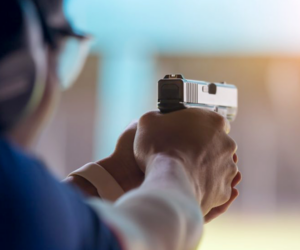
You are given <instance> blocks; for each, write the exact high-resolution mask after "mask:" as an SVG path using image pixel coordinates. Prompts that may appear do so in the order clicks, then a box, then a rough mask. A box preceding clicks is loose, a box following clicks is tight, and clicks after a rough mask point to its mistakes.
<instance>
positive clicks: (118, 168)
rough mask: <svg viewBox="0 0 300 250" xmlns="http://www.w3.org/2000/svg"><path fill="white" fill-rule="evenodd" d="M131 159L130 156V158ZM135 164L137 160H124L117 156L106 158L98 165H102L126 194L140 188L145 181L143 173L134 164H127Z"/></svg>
mask: <svg viewBox="0 0 300 250" xmlns="http://www.w3.org/2000/svg"><path fill="white" fill-rule="evenodd" d="M128 157H130V156H128ZM133 161H134V162H135V159H130V161H127V159H124V157H122V158H121V157H119V156H118V155H117V154H115V153H114V154H112V155H111V156H109V157H107V158H104V159H102V160H100V161H98V162H96V163H97V164H99V165H101V166H102V167H103V168H104V169H105V170H106V171H107V172H108V173H109V174H110V175H111V176H112V177H113V178H114V179H115V180H116V182H117V183H118V184H119V185H120V186H121V188H122V189H123V190H124V192H127V191H129V190H131V189H133V188H136V187H138V186H140V185H141V184H142V182H143V180H144V174H143V172H142V171H141V170H140V169H139V168H138V167H137V166H135V165H134V164H127V162H133Z"/></svg>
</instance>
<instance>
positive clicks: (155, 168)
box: [145, 153, 202, 203]
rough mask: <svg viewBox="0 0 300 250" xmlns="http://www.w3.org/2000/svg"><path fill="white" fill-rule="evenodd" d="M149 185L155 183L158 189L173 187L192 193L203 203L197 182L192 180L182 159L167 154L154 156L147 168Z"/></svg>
mask: <svg viewBox="0 0 300 250" xmlns="http://www.w3.org/2000/svg"><path fill="white" fill-rule="evenodd" d="M148 183H151V184H153V183H155V185H157V187H169V188H170V187H171V188H175V189H178V190H180V191H183V192H187V193H190V194H192V196H193V197H195V198H196V199H197V200H198V201H199V202H200V203H201V200H202V199H201V197H202V196H201V193H200V192H198V190H197V189H196V188H195V187H196V185H195V182H194V181H193V179H192V178H190V175H189V174H188V172H187V171H186V166H185V165H184V161H183V160H182V159H181V158H180V157H174V156H170V154H165V153H158V154H154V155H152V156H151V157H150V158H149V160H148V162H147V167H146V183H145V184H146V185H147V184H148ZM155 185H154V186H155Z"/></svg>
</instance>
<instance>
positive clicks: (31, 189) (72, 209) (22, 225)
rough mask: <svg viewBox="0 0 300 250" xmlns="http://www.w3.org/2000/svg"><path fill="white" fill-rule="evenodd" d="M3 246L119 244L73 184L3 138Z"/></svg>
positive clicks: (69, 248)
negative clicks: (61, 179) (64, 180)
mask: <svg viewBox="0 0 300 250" xmlns="http://www.w3.org/2000/svg"><path fill="white" fill-rule="evenodd" d="M0 249H1V250H15V249H19V250H27V249H28V250H29V249H30V250H50V249H51V250H92V249H98V250H119V249H121V248H120V245H119V243H118V241H117V239H116V236H115V235H114V234H113V233H112V232H111V230H110V229H109V228H108V227H107V226H106V225H105V224H104V223H103V222H102V221H101V219H100V218H99V217H98V216H97V215H96V214H95V213H94V212H93V210H92V209H91V208H90V207H89V206H88V205H86V204H85V203H84V201H83V197H81V195H80V194H79V193H78V192H77V191H76V190H75V189H74V190H73V188H72V187H69V186H68V185H66V184H62V183H60V182H59V181H58V180H56V179H55V178H54V177H53V176H52V175H51V174H50V173H49V172H48V171H47V170H46V168H45V167H44V166H43V164H42V163H41V162H40V161H38V160H37V159H35V158H34V157H32V156H29V155H28V154H26V153H24V152H22V151H21V150H20V149H18V148H17V147H16V146H14V145H12V144H11V143H9V142H8V141H6V140H5V139H3V138H1V137H0Z"/></svg>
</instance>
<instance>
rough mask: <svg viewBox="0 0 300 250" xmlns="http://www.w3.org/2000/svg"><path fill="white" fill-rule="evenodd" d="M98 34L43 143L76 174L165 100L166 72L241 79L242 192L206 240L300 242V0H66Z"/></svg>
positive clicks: (268, 244) (77, 21)
mask: <svg viewBox="0 0 300 250" xmlns="http://www.w3.org/2000/svg"><path fill="white" fill-rule="evenodd" d="M65 7H66V12H67V14H68V16H69V17H70V19H71V20H72V22H73V24H74V26H75V27H76V28H78V29H79V30H83V31H87V32H88V33H90V34H92V36H93V37H94V42H93V48H92V51H91V54H90V56H89V59H88V61H87V63H86V64H85V66H84V70H83V71H82V73H81V75H80V76H79V78H78V80H77V82H76V84H75V85H74V87H72V89H70V90H69V91H67V92H65V93H64V94H63V98H62V100H61V103H60V107H59V110H58V112H57V113H56V116H55V117H54V119H53V122H52V123H51V124H50V126H48V128H47V130H46V132H45V133H44V134H43V136H42V139H41V140H40V141H39V143H38V145H37V147H36V148H37V151H38V153H39V154H40V155H41V156H42V158H43V159H44V160H45V161H46V162H47V164H48V165H51V166H53V167H55V174H56V175H57V176H59V177H60V178H64V177H65V176H66V175H67V174H68V173H69V172H71V171H72V170H75V169H77V168H79V167H80V166H82V165H84V164H85V163H87V162H90V161H94V160H99V159H101V158H103V157H106V156H108V155H109V154H111V153H112V151H113V149H114V145H115V143H116V140H117V138H118V136H119V134H120V133H121V132H122V130H124V128H125V127H126V126H127V125H128V124H129V123H130V121H132V120H134V119H138V118H139V117H140V115H141V114H143V113H144V112H147V111H149V110H153V109H155V108H156V101H157V81H158V80H159V79H160V78H162V77H163V76H164V75H165V74H169V73H182V74H184V76H185V77H186V78H189V79H197V80H205V81H226V82H228V83H232V84H235V85H236V86H237V87H238V89H239V113H238V117H237V119H236V121H235V122H234V123H233V124H232V132H231V136H232V137H233V138H234V139H235V140H236V142H237V143H238V145H239V149H238V155H239V168H240V170H241V172H242V174H243V181H242V183H241V184H240V185H239V190H240V196H239V198H238V199H237V200H236V202H235V203H234V205H233V206H232V207H231V208H230V209H229V211H228V212H227V213H226V214H225V215H223V216H222V217H221V218H219V219H217V220H215V221H213V222H212V223H210V224H208V225H206V226H205V234H204V237H203V240H202V243H201V244H200V246H199V249H203V250H215V249H231V250H235V249H239V250H240V249H243V250H250V249H255V250H260V249H261V250H268V249H272V250H276V249H280V250H282V249H300V238H299V236H300V181H299V179H300V166H299V165H300V164H299V163H300V132H299V128H300V112H299V110H300V28H299V23H300V1H298V0H286V1H282V0H281V1H280V0H272V1H271V0H259V1H258V0H251V1H240V0H227V1H217V0H201V1H199V0H198V1H196V0H184V1H183V0H173V1H171V0H165V1H158V0H152V1H138V0H127V1H115V0H110V1H98V0H85V1H82V0H69V1H66V6H65Z"/></svg>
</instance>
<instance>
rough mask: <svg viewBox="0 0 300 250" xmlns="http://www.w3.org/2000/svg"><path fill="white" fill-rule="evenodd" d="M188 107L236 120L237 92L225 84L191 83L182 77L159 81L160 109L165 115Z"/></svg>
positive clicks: (179, 75)
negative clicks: (206, 110)
mask: <svg viewBox="0 0 300 250" xmlns="http://www.w3.org/2000/svg"><path fill="white" fill-rule="evenodd" d="M187 107H198V108H206V109H209V110H213V111H215V112H218V113H219V114H221V115H222V116H224V117H225V118H227V119H228V120H229V121H233V120H234V119H235V117H236V115H237V108H238V90H237V88H236V86H234V85H232V84H227V83H226V82H219V83H218V82H205V81H198V80H190V79H185V78H184V76H183V75H182V74H171V75H166V76H165V77H164V78H163V79H161V80H159V81H158V108H159V110H160V111H161V112H162V113H168V112H172V111H176V110H180V109H184V108H187Z"/></svg>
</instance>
